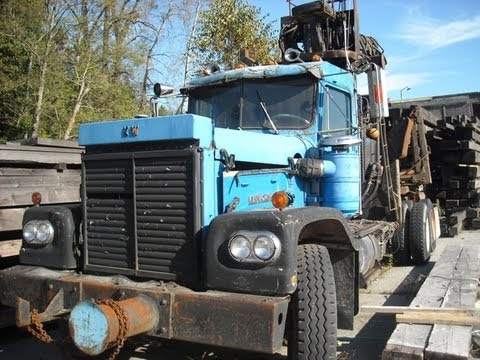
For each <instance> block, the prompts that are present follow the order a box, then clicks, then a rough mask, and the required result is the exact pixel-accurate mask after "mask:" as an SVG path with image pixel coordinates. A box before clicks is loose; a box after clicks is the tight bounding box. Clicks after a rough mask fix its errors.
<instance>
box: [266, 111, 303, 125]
mask: <svg viewBox="0 0 480 360" xmlns="http://www.w3.org/2000/svg"><path fill="white" fill-rule="evenodd" d="M271 119H272V121H273V122H275V121H280V122H287V123H289V122H293V121H294V120H295V121H300V122H302V123H304V124H306V125H310V122H311V121H310V120H307V119H304V118H302V117H300V116H297V115H293V114H277V115H273V116H272V117H271ZM282 120H283V121H282Z"/></svg>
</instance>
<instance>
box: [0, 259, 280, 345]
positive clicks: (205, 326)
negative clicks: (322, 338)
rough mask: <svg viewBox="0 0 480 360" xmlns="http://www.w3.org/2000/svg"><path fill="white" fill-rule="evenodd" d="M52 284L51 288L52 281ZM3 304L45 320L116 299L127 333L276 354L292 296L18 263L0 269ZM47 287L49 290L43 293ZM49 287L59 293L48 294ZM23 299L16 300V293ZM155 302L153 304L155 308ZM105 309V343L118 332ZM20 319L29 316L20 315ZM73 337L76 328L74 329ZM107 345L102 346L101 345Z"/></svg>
mask: <svg viewBox="0 0 480 360" xmlns="http://www.w3.org/2000/svg"><path fill="white" fill-rule="evenodd" d="M49 284H52V285H53V286H52V289H49V288H48V285H49ZM0 287H1V288H2V289H4V291H3V292H1V293H0V302H2V304H4V305H7V306H11V307H13V308H16V309H17V317H18V316H20V315H18V314H26V316H29V311H27V310H29V309H38V311H39V313H40V315H39V316H40V319H41V321H42V322H44V321H48V320H52V319H55V318H56V317H58V315H62V314H64V313H65V312H67V311H71V310H72V309H73V308H74V307H75V306H76V305H77V304H79V303H81V302H90V303H91V299H92V298H94V299H112V300H115V301H116V302H117V303H118V304H120V306H121V307H122V309H123V310H124V313H125V318H126V321H127V323H128V334H127V336H132V335H135V334H139V333H146V334H147V335H150V336H156V337H160V338H166V339H177V340H187V341H190V342H194V343H201V344H207V345H213V346H222V347H229V348H237V349H245V350H250V351H257V352H264V353H274V352H276V351H278V350H279V349H280V347H281V346H282V340H283V333H284V329H285V320H286V313H287V307H288V303H289V297H288V296H284V297H268V296H256V295H248V294H234V293H226V292H216V291H207V292H194V291H192V290H190V289H188V288H185V287H183V286H180V285H178V284H175V283H173V282H168V283H163V282H157V281H147V282H135V281H132V280H129V279H127V278H125V277H122V276H93V275H83V276H80V275H78V274H74V273H72V272H69V271H54V270H47V269H43V268H38V267H34V266H24V265H17V266H14V267H12V268H9V269H5V270H0ZM46 289H47V291H45V290H46ZM48 289H49V290H55V291H57V292H56V294H55V295H54V296H53V298H52V297H51V296H52V293H50V294H47V292H48ZM19 296H21V299H22V300H19V301H18V304H17V297H19ZM152 304H153V306H152ZM94 305H95V306H98V307H101V309H100V310H99V311H101V312H102V313H104V314H105V317H106V318H107V319H108V331H109V333H108V336H107V340H106V341H105V342H106V343H109V342H110V343H111V342H114V343H115V340H116V339H117V337H118V334H119V331H120V330H119V325H118V321H119V317H118V316H117V315H116V314H115V311H114V310H112V309H111V307H110V308H109V307H108V306H107V307H104V306H103V304H99V305H97V304H94ZM20 318H21V319H24V320H22V321H21V323H26V322H27V321H28V320H25V319H27V317H25V316H20ZM245 324H254V326H252V325H249V326H245ZM72 333H73V335H75V334H74V333H75V331H73V332H72ZM102 346H103V345H102Z"/></svg>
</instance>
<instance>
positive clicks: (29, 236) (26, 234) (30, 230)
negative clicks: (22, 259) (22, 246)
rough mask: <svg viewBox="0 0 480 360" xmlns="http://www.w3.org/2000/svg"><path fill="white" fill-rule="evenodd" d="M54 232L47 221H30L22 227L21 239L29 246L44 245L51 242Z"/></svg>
mask: <svg viewBox="0 0 480 360" xmlns="http://www.w3.org/2000/svg"><path fill="white" fill-rule="evenodd" d="M54 234H55V230H54V229H53V225H52V223H51V222H50V221H48V220H32V221H29V222H28V223H26V224H25V226H24V227H23V239H24V240H25V241H26V242H27V243H30V244H42V245H46V244H48V243H50V242H52V240H53V236H54Z"/></svg>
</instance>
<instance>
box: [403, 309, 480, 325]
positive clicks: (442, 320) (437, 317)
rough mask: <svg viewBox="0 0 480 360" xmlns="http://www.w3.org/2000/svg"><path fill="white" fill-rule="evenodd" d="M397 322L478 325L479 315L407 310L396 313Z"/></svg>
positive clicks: (479, 323) (479, 321)
mask: <svg viewBox="0 0 480 360" xmlns="http://www.w3.org/2000/svg"><path fill="white" fill-rule="evenodd" d="M396 320H397V322H398V323H406V324H443V325H468V326H473V325H480V317H479V316H473V315H468V314H464V313H458V314H456V313H454V312H452V313H441V312H438V311H436V312H434V311H430V312H409V313H406V314H397V315H396Z"/></svg>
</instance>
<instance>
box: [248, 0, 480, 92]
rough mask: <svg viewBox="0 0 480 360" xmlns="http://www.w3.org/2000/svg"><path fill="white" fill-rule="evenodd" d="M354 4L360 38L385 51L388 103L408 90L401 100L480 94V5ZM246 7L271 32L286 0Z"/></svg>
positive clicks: (474, 1) (446, 0) (424, 0)
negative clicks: (265, 18) (265, 19)
mask: <svg viewBox="0 0 480 360" xmlns="http://www.w3.org/2000/svg"><path fill="white" fill-rule="evenodd" d="M307 2H310V1H302V0H294V1H293V3H294V4H296V5H299V4H303V3H307ZM352 2H353V0H349V3H350V4H351V3H352ZM357 2H358V7H359V14H360V32H361V33H363V34H365V35H370V36H373V37H375V38H376V39H377V40H378V41H379V43H380V45H381V46H382V47H383V49H384V50H385V55H386V57H387V60H388V65H387V68H386V69H387V83H388V89H389V97H390V98H391V99H399V98H400V89H402V88H404V87H406V86H408V87H410V90H409V91H405V90H404V92H403V98H417V97H425V96H434V95H447V94H456V93H462V92H474V91H480V0H459V1H451V0H416V1H405V0H383V1H379V0H357ZM250 3H251V4H253V5H255V6H258V7H260V8H261V9H262V12H263V13H264V14H269V18H270V19H271V20H277V22H276V23H275V26H276V27H277V28H279V27H280V25H279V24H280V20H279V19H280V17H282V16H285V15H288V3H287V1H286V0H261V1H258V0H257V1H255V0H250Z"/></svg>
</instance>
